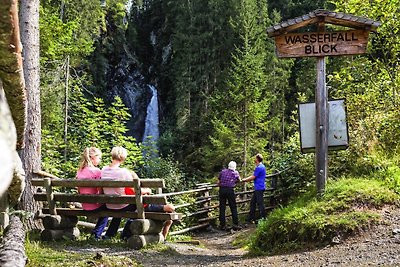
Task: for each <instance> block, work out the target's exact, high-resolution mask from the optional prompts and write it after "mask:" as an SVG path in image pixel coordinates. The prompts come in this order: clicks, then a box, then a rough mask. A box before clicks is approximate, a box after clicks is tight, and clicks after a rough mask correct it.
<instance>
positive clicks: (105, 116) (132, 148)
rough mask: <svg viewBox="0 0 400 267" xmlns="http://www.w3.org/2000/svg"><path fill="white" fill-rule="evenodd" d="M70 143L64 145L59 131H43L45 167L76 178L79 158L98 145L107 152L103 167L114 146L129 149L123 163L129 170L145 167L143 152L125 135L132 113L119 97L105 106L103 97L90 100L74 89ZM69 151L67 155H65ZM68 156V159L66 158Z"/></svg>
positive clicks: (53, 171) (69, 131)
mask: <svg viewBox="0 0 400 267" xmlns="http://www.w3.org/2000/svg"><path fill="white" fill-rule="evenodd" d="M69 114H70V120H69V122H68V123H69V126H68V143H67V144H62V142H63V141H61V140H62V139H61V138H60V137H61V136H62V133H60V132H57V131H56V129H54V128H53V129H52V131H50V130H46V129H44V130H43V144H44V146H45V147H46V150H44V151H43V167H44V169H45V170H48V171H51V172H52V173H55V174H59V173H62V174H64V175H65V176H66V177H74V176H75V172H76V169H77V167H78V165H79V160H80V155H81V153H82V151H83V149H84V148H85V147H88V146H95V147H98V148H99V149H100V150H102V152H103V153H104V158H105V159H106V160H105V162H103V163H104V164H107V163H109V162H111V158H110V157H109V155H108V154H107V153H109V151H111V148H112V147H113V146H123V147H125V148H126V149H127V150H128V157H127V159H126V161H125V163H124V165H125V166H126V167H128V168H129V169H134V168H138V167H140V166H141V165H142V164H143V160H142V153H141V149H140V148H139V147H138V145H136V141H135V139H134V138H133V137H131V136H126V132H127V131H128V129H127V128H126V122H127V121H128V119H129V117H130V114H129V113H128V109H127V108H126V107H125V106H124V105H123V103H122V100H121V99H120V98H118V97H117V98H115V101H114V102H113V103H112V104H111V106H109V107H106V106H105V104H104V101H103V100H102V99H100V98H94V99H93V100H92V101H90V100H89V99H87V98H86V97H85V96H84V95H83V93H82V91H81V90H80V88H79V87H77V86H76V87H74V88H73V91H72V95H71V105H70V110H69ZM64 149H66V154H65V152H64ZM65 156H66V157H65Z"/></svg>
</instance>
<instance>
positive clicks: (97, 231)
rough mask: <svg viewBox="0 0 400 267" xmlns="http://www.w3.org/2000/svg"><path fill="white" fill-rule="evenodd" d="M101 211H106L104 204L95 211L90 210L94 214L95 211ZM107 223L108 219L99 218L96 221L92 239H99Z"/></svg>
mask: <svg viewBox="0 0 400 267" xmlns="http://www.w3.org/2000/svg"><path fill="white" fill-rule="evenodd" d="M103 210H107V207H106V205H105V204H103V205H101V206H100V207H98V208H97V209H94V210H91V211H92V212H96V211H103ZM107 223H108V217H99V218H98V219H97V223H96V226H95V227H94V229H93V230H92V235H93V236H94V238H100V237H101V234H102V233H103V231H104V228H106V226H107Z"/></svg>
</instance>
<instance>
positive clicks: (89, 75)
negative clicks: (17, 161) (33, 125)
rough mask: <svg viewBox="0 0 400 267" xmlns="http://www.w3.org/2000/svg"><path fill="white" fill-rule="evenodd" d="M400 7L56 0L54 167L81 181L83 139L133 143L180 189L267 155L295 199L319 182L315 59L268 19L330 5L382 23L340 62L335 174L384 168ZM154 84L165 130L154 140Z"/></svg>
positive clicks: (152, 168) (133, 162)
mask: <svg viewBox="0 0 400 267" xmlns="http://www.w3.org/2000/svg"><path fill="white" fill-rule="evenodd" d="M398 4H399V3H398V1H372V2H371V1H360V0H351V1H341V0H338V1H322V0H320V1H308V0H303V1H301V0H287V1H273V0H270V1H267V0H243V1H230V0H210V1H173V0H171V1H161V0H152V1H123V0H107V1H100V2H99V1H97V0H96V1H95V0H88V1H76V0H63V1H55V0H43V1H41V2H40V5H41V8H40V65H41V66H40V67H41V84H40V88H41V109H42V168H43V169H44V170H46V171H48V172H50V173H53V174H55V175H58V176H63V177H74V174H75V171H76V168H77V162H78V159H79V155H80V152H81V151H82V149H83V147H85V146H96V147H99V148H100V149H101V150H102V151H103V153H106V154H107V153H108V152H109V151H110V149H111V147H112V146H113V145H116V144H119V145H122V146H124V147H126V148H127V149H128V151H129V152H130V153H129V160H128V161H127V163H126V165H127V167H128V168H132V169H135V170H136V171H137V172H138V173H139V175H140V176H142V177H160V176H162V177H165V179H167V181H168V186H169V188H170V190H174V189H176V188H177V187H185V186H189V185H190V184H192V183H194V182H203V181H212V180H213V179H215V175H216V173H217V172H218V171H220V170H221V169H222V168H223V167H224V166H226V164H227V163H228V162H229V161H230V160H235V161H236V162H238V169H239V171H240V173H241V175H243V176H246V175H248V174H249V173H250V172H251V171H252V169H253V167H254V166H253V163H252V160H251V158H252V157H253V156H254V155H255V154H256V153H262V154H263V155H264V157H265V159H266V161H267V168H268V171H269V172H270V173H272V172H275V171H279V170H284V169H287V171H286V174H285V177H284V179H283V180H281V181H280V183H281V185H280V188H282V190H283V191H284V192H282V193H283V195H286V196H289V195H293V194H294V195H296V194H297V193H298V192H301V191H303V190H304V189H305V188H306V187H308V186H313V180H314V178H313V164H314V163H313V158H314V157H313V155H312V154H302V153H301V152H300V147H299V146H300V141H299V128H298V127H299V126H298V114H297V105H298V104H299V103H303V102H314V98H315V95H314V91H315V84H316V74H315V72H316V69H315V68H316V67H315V58H312V57H310V58H296V59H278V58H277V57H276V55H275V46H274V40H273V39H272V38H270V37H268V35H267V33H266V29H267V28H268V27H269V26H271V25H274V24H276V23H278V22H281V21H284V20H287V19H290V18H294V17H296V16H301V15H303V14H307V13H308V12H310V11H313V10H315V9H318V8H324V9H327V10H332V11H340V12H345V13H349V14H353V15H356V16H363V17H367V18H370V19H373V20H376V21H379V22H381V26H380V27H379V28H378V29H377V32H376V33H371V35H370V40H369V44H368V49H367V52H368V53H367V54H365V55H359V56H341V57H328V58H327V66H326V72H327V76H326V80H327V87H328V94H329V99H337V98H345V99H346V105H347V106H346V108H347V123H348V129H349V136H350V137H349V140H350V145H349V147H348V149H347V150H344V151H336V152H330V153H329V177H330V178H329V179H334V178H335V177H339V176H341V175H343V173H346V172H357V173H366V172H368V171H369V170H371V169H375V168H379V167H380V166H382V165H383V166H384V165H385V164H388V163H387V162H388V161H389V162H390V161H391V160H392V161H393V159H394V158H396V156H398V153H399V145H398V139H399V137H400V136H399V135H400V131H399V118H400V115H399V108H398V105H399V92H398V88H399V83H400V79H399V73H400V72H399V52H400V37H399V34H398V30H399V25H398V23H396V21H397V17H398V14H397V11H398V6H399V5H398ZM328 27H329V28H328V30H334V29H335V27H336V28H338V27H337V26H333V25H329V26H328ZM306 30H310V29H306ZM150 87H154V88H156V90H157V96H158V97H157V100H158V104H157V105H158V117H159V123H158V125H157V127H159V132H157V135H158V136H152V137H151V138H153V139H151V138H150V141H151V142H143V136H144V131H145V117H146V107H147V105H148V104H149V102H150V98H151V97H152V92H151V91H150V90H149V88H150ZM135 101H136V102H135ZM104 162H105V163H106V162H107V158H106V157H105V160H104ZM283 199H285V197H283Z"/></svg>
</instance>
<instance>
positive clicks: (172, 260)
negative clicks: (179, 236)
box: [103, 208, 400, 267]
mask: <svg viewBox="0 0 400 267" xmlns="http://www.w3.org/2000/svg"><path fill="white" fill-rule="evenodd" d="M381 213H382V222H381V224H379V225H377V226H374V227H372V228H371V229H370V230H368V231H365V232H363V233H361V234H360V235H357V236H355V237H352V238H348V239H346V240H344V241H340V240H339V244H335V245H329V246H326V247H324V248H321V249H316V250H312V251H306V252H297V253H292V254H286V255H277V256H262V257H252V258H251V257H247V256H246V251H245V250H243V249H239V248H235V247H233V246H232V241H233V240H234V238H235V237H236V236H237V235H239V234H243V232H244V234H247V233H248V234H250V232H251V231H254V228H246V229H244V230H241V231H240V232H235V233H228V232H223V231H219V230H212V229H211V231H204V232H201V233H198V234H197V235H196V236H195V237H194V239H197V240H199V241H200V245H191V244H184V243H167V245H168V247H169V249H168V250H167V251H162V252H158V251H152V250H140V251H133V252H132V251H126V250H124V249H123V248H118V249H109V250H108V249H105V250H108V251H103V252H104V253H105V254H114V255H124V256H128V257H133V258H135V259H136V260H137V261H138V262H140V263H141V264H142V265H143V266H241V267H243V266H291V267H292V266H400V255H399V252H400V209H392V208H387V209H384V210H382V211H381ZM132 254H133V255H132Z"/></svg>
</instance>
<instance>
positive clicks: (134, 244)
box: [128, 233, 164, 249]
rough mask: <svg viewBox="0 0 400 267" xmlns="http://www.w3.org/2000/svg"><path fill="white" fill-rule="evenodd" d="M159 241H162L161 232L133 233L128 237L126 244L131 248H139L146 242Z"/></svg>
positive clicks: (146, 243)
mask: <svg viewBox="0 0 400 267" xmlns="http://www.w3.org/2000/svg"><path fill="white" fill-rule="evenodd" d="M161 242H164V236H163V235H162V234H161V233H158V234H148V235H133V236H131V237H130V238H129V239H128V246H129V247H130V248H133V249H141V248H142V247H144V246H146V245H148V244H151V243H161Z"/></svg>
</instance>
